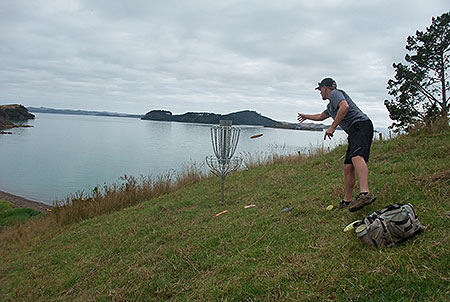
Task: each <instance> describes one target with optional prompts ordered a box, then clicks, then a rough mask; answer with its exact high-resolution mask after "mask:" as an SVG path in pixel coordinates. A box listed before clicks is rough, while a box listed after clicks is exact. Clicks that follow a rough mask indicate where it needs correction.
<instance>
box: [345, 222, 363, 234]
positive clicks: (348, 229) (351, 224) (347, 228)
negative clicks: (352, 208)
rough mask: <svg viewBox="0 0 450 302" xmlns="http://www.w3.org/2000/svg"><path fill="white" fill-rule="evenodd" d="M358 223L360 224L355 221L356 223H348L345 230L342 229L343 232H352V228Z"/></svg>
mask: <svg viewBox="0 0 450 302" xmlns="http://www.w3.org/2000/svg"><path fill="white" fill-rule="evenodd" d="M358 222H361V220H356V221H353V222H352V223H350V224H349V225H348V226H346V227H345V228H344V232H348V231H351V230H353V228H354V226H353V225H354V224H356V223H358Z"/></svg>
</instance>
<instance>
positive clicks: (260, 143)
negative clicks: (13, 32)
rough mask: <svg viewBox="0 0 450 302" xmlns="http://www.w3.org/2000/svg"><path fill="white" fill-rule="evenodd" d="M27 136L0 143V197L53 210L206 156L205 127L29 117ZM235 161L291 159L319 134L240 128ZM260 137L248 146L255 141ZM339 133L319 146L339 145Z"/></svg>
mask: <svg viewBox="0 0 450 302" xmlns="http://www.w3.org/2000/svg"><path fill="white" fill-rule="evenodd" d="M28 124H29V125H32V126H33V127H32V128H17V129H13V130H11V132H13V134H12V135H0V190H2V191H6V192H9V193H12V194H16V195H20V196H23V197H26V198H29V199H32V200H36V201H41V202H44V203H47V204H52V203H53V201H55V200H62V199H64V198H65V197H67V196H69V195H70V194H72V193H75V192H77V191H85V192H88V191H90V190H92V188H93V187H95V186H96V185H97V184H103V183H105V182H106V183H107V184H112V183H117V182H118V181H119V177H120V176H123V175H124V174H127V175H133V176H139V175H145V176H148V175H150V176H152V177H156V176H158V175H162V174H164V173H167V172H168V171H169V170H170V169H174V170H180V169H181V167H182V166H183V165H185V164H188V165H189V164H191V163H192V162H195V163H203V162H204V159H205V157H206V156H207V155H212V154H213V151H212V147H211V139H210V127H211V125H202V124H187V123H186V124H185V123H171V122H156V121H143V120H140V119H133V118H119V117H94V116H77V115H58V114H44V113H38V114H36V119H35V120H33V121H29V122H28ZM240 128H241V138H240V140H239V145H238V148H237V151H236V155H239V154H242V153H244V152H245V153H246V152H250V153H252V154H263V153H265V152H277V153H283V154H286V153H292V152H298V151H302V152H304V151H306V150H308V149H311V148H313V147H317V146H320V145H321V144H323V132H314V131H294V130H283V129H271V128H264V127H249V126H241V127H240ZM258 133H262V134H264V136H262V137H260V138H257V139H250V136H252V135H254V134H258ZM345 137H346V135H345V133H344V132H343V131H336V134H335V138H334V139H333V140H332V141H330V140H327V141H326V142H325V143H324V145H325V146H326V147H328V146H330V147H333V146H335V145H336V144H337V143H342V142H343V141H344V140H345Z"/></svg>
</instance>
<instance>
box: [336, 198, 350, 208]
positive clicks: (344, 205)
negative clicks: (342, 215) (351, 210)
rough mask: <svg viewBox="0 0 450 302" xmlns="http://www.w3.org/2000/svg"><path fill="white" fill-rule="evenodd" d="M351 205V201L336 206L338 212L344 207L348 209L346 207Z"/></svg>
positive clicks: (343, 201)
mask: <svg viewBox="0 0 450 302" xmlns="http://www.w3.org/2000/svg"><path fill="white" fill-rule="evenodd" d="M350 203H351V201H345V200H342V201H341V202H340V203H339V204H338V207H337V208H338V210H342V209H345V208H346V207H348V205H349V204H350Z"/></svg>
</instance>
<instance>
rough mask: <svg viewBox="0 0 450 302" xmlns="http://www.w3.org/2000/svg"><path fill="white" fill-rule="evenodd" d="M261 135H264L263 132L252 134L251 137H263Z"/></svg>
mask: <svg viewBox="0 0 450 302" xmlns="http://www.w3.org/2000/svg"><path fill="white" fill-rule="evenodd" d="M261 136H263V134H262V133H260V134H255V135H252V136H250V138H258V137H261Z"/></svg>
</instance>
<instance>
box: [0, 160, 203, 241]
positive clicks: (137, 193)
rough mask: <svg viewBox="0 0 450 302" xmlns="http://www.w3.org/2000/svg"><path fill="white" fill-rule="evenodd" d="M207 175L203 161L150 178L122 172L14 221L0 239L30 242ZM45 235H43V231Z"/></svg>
mask: <svg viewBox="0 0 450 302" xmlns="http://www.w3.org/2000/svg"><path fill="white" fill-rule="evenodd" d="M206 177H208V174H207V173H205V170H204V168H203V166H202V165H198V164H195V163H192V164H190V165H187V164H185V165H183V167H182V169H181V171H179V172H176V171H175V170H169V171H168V172H167V173H165V174H163V175H161V176H158V177H156V178H152V177H151V176H148V177H146V176H140V177H134V176H129V175H124V176H122V177H120V182H118V183H114V184H111V185H108V184H104V185H103V186H102V187H101V186H96V187H95V188H94V189H93V190H92V191H91V192H88V193H86V192H77V193H74V194H72V195H70V196H68V197H66V199H65V200H60V201H56V202H55V207H54V208H53V209H52V210H51V212H49V213H48V214H47V215H45V216H44V217H42V218H41V219H33V220H30V221H27V222H25V223H23V224H16V225H14V226H12V227H8V228H5V229H3V230H2V231H1V232H0V243H2V242H12V241H14V242H28V243H30V242H32V241H33V239H32V238H33V236H36V235H37V234H41V235H44V234H45V233H47V236H51V233H52V232H55V231H57V229H58V226H60V227H61V226H67V225H70V224H73V223H77V222H80V221H82V220H85V219H89V218H93V217H96V216H100V215H103V214H108V213H111V212H114V211H118V210H121V209H123V208H126V207H129V206H132V205H135V204H138V203H140V202H142V201H147V200H152V199H154V198H157V197H159V196H161V195H164V194H167V193H170V192H173V191H176V190H178V189H180V188H182V187H185V186H188V185H190V184H193V183H196V182H199V181H200V180H202V179H204V178H206ZM44 236H45V235H44Z"/></svg>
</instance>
